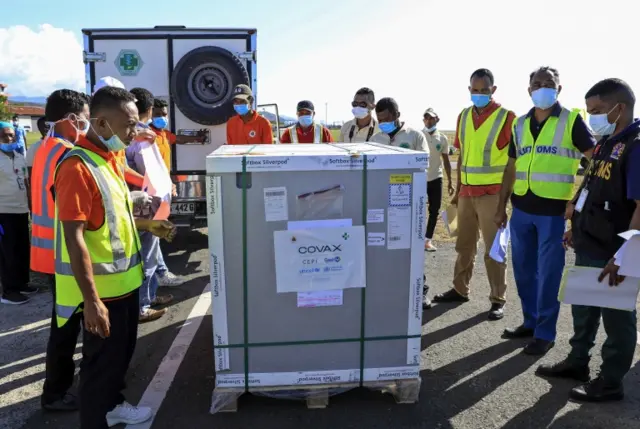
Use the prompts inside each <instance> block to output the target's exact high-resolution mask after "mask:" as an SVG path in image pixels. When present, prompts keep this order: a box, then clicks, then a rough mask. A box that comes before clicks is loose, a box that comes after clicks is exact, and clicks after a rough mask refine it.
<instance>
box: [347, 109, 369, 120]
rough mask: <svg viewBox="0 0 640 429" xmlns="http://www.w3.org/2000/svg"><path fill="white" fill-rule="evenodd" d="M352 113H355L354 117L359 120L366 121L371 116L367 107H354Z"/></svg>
mask: <svg viewBox="0 0 640 429" xmlns="http://www.w3.org/2000/svg"><path fill="white" fill-rule="evenodd" d="M351 113H353V116H355V117H356V118H357V119H364V118H366V117H367V116H369V109H367V108H366V107H354V108H353V109H351Z"/></svg>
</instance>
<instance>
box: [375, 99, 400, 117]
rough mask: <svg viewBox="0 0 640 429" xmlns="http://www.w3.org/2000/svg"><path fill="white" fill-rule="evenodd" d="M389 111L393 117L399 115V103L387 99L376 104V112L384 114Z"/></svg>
mask: <svg viewBox="0 0 640 429" xmlns="http://www.w3.org/2000/svg"><path fill="white" fill-rule="evenodd" d="M385 110H388V111H389V113H391V114H392V115H397V114H398V103H397V102H396V100H394V99H393V98H391V97H385V98H381V99H380V100H378V102H377V103H376V112H384V111H385Z"/></svg>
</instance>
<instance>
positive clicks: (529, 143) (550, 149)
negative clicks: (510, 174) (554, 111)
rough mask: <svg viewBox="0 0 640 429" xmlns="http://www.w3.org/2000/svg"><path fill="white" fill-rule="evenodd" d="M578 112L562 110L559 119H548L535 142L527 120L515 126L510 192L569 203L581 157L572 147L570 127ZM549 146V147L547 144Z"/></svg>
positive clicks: (517, 121)
mask: <svg viewBox="0 0 640 429" xmlns="http://www.w3.org/2000/svg"><path fill="white" fill-rule="evenodd" d="M579 114H580V112H579V110H577V109H576V110H572V111H571V110H569V109H566V108H562V111H561V112H560V116H558V117H557V118H556V117H553V116H552V117H549V118H548V119H547V121H546V123H545V124H544V126H543V128H542V130H541V131H540V134H539V135H538V138H537V139H536V140H535V141H534V139H533V135H532V134H531V130H530V118H528V117H527V116H526V115H525V116H521V117H519V118H518V119H517V120H516V121H515V124H514V128H513V136H514V142H515V144H516V156H517V158H516V182H515V184H514V188H513V192H514V193H515V194H516V195H525V194H526V193H527V191H528V190H529V189H531V192H533V193H534V194H535V195H537V196H539V197H542V198H550V199H558V200H569V199H571V197H572V196H573V183H574V182H575V175H576V173H577V172H578V167H579V165H580V158H582V154H581V153H580V151H578V150H577V149H575V147H574V146H573V140H572V138H571V134H572V130H573V124H574V123H575V120H576V118H577V116H578V115H579ZM548 143H551V144H548Z"/></svg>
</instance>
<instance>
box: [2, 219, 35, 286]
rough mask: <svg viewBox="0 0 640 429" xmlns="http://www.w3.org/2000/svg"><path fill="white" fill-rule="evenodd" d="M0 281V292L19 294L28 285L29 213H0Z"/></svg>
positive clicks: (29, 253)
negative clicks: (0, 232) (1, 230)
mask: <svg viewBox="0 0 640 429" xmlns="http://www.w3.org/2000/svg"><path fill="white" fill-rule="evenodd" d="M0 225H2V229H3V230H4V235H2V236H0V281H2V292H3V294H6V293H8V292H20V289H22V288H23V287H25V286H27V285H28V284H29V265H30V263H29V259H30V256H31V237H30V235H29V213H19V214H14V213H0Z"/></svg>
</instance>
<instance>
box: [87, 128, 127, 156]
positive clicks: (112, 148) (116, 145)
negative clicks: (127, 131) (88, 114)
mask: <svg viewBox="0 0 640 429" xmlns="http://www.w3.org/2000/svg"><path fill="white" fill-rule="evenodd" d="M107 126H108V127H109V130H110V131H111V134H112V135H111V137H109V138H108V139H106V138H104V137H102V136H101V135H100V134H98V133H97V132H96V134H97V135H98V138H99V139H100V141H101V142H102V144H103V145H105V146H106V147H107V150H108V151H109V152H118V151H121V150H122V149H124V148H126V147H127V145H125V144H124V142H123V141H122V140H121V139H120V137H118V136H117V134H116V133H114V132H113V129H112V128H111V125H109V123H108V122H107ZM94 130H95V128H94Z"/></svg>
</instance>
